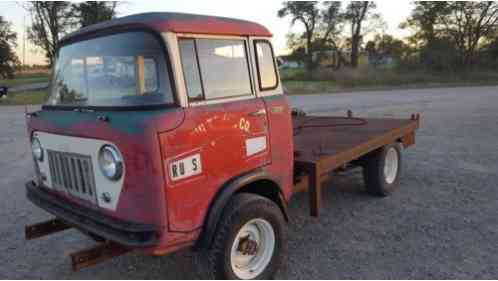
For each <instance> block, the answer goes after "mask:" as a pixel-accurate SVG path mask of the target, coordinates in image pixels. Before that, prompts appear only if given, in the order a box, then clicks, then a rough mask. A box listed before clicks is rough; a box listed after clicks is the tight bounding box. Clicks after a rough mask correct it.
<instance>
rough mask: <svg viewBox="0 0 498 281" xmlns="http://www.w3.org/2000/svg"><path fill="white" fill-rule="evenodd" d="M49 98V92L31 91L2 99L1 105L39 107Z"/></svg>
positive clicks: (0, 99)
mask: <svg viewBox="0 0 498 281" xmlns="http://www.w3.org/2000/svg"><path fill="white" fill-rule="evenodd" d="M47 98H48V92H47V91H46V90H44V91H29V92H19V93H15V94H9V96H8V97H7V98H0V105H37V104H42V103H44V102H45V101H46V100H47Z"/></svg>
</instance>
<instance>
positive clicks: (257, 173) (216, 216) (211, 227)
mask: <svg viewBox="0 0 498 281" xmlns="http://www.w3.org/2000/svg"><path fill="white" fill-rule="evenodd" d="M260 180H268V181H271V182H273V183H275V184H276V185H277V186H278V187H279V201H280V202H277V204H278V205H280V206H279V207H280V208H281V209H282V213H283V215H284V217H285V218H286V219H287V220H288V218H289V216H288V213H287V203H286V202H285V200H284V197H283V196H282V190H281V187H280V184H279V181H278V180H276V179H275V177H273V176H271V175H270V174H269V173H268V172H266V171H265V170H263V169H257V170H254V171H252V172H249V173H246V174H243V175H241V176H238V177H236V178H233V179H231V180H230V181H228V182H227V183H226V184H224V185H223V187H222V188H221V189H220V191H218V193H217V194H216V196H215V198H214V199H213V201H212V202H211V204H210V207H209V211H208V214H207V216H206V218H205V219H204V225H203V230H202V232H201V234H200V236H199V239H198V240H197V243H196V245H195V246H194V248H195V249H201V248H207V247H209V245H210V244H211V242H212V240H213V236H214V234H215V231H216V227H217V226H218V222H219V220H220V219H221V215H222V214H223V209H224V208H225V206H226V205H227V204H228V201H229V200H230V199H231V198H232V196H233V195H234V194H235V193H237V191H239V190H240V189H242V188H243V187H245V186H247V185H248V184H251V183H253V182H256V181H260Z"/></svg>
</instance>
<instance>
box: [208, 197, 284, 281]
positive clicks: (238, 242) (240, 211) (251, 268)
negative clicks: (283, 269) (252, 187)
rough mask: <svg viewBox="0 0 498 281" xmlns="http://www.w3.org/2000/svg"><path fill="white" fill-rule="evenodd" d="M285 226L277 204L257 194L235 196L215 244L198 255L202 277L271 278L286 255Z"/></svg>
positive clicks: (220, 225)
mask: <svg viewBox="0 0 498 281" xmlns="http://www.w3.org/2000/svg"><path fill="white" fill-rule="evenodd" d="M285 224H286V222H285V219H284V217H283V215H282V212H281V210H280V208H279V207H278V206H277V205H276V204H275V203H274V202H272V201H270V200H268V199H266V198H264V197H262V196H259V195H254V194H247V193H242V194H238V195H235V196H234V198H232V199H231V200H230V202H229V203H228V206H227V207H226V208H225V210H224V215H223V217H222V219H221V221H220V222H219V225H218V228H217V230H216V234H215V237H214V240H213V243H212V245H211V246H210V247H209V248H208V249H206V250H203V251H202V252H201V253H200V256H198V258H200V259H199V260H198V265H199V266H200V269H201V273H202V276H201V277H202V278H209V279H271V278H272V277H273V276H274V275H275V274H276V272H277V269H278V267H279V266H280V263H281V261H282V258H283V255H284V253H285V247H286V234H285Z"/></svg>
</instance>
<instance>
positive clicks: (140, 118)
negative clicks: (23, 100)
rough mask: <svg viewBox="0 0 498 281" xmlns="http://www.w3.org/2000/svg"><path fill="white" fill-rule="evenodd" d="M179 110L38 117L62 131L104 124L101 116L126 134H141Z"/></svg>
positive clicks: (64, 113) (49, 113) (58, 112)
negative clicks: (94, 123) (98, 123)
mask: <svg viewBox="0 0 498 281" xmlns="http://www.w3.org/2000/svg"><path fill="white" fill-rule="evenodd" d="M175 110H178V109H177V108H172V109H164V110H144V111H104V112H103V111H99V112H76V111H63V110H42V111H39V112H38V117H37V118H40V119H41V120H44V121H46V122H48V123H50V124H51V125H53V126H55V127H58V128H60V129H67V128H71V127H74V126H76V125H78V124H80V123H89V122H102V121H100V120H99V119H98V118H99V116H106V117H108V118H109V124H110V125H111V126H112V127H113V128H115V129H116V130H119V131H121V132H123V133H126V134H132V135H134V134H139V133H142V132H143V131H144V130H145V128H146V127H145V124H147V122H150V120H152V119H154V118H156V117H158V116H160V115H162V114H165V113H167V112H172V111H175Z"/></svg>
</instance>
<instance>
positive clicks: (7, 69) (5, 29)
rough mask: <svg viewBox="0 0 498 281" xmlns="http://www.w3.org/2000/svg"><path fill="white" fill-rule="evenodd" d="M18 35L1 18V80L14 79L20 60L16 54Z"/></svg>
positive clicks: (0, 17)
mask: <svg viewBox="0 0 498 281" xmlns="http://www.w3.org/2000/svg"><path fill="white" fill-rule="evenodd" d="M16 39H17V34H16V33H15V32H13V31H12V27H11V24H10V23H8V22H6V21H4V20H3V18H2V16H0V78H12V77H13V76H14V72H15V68H16V66H17V65H18V64H19V60H18V58H17V56H16V54H15V48H16V46H17V44H16Z"/></svg>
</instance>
